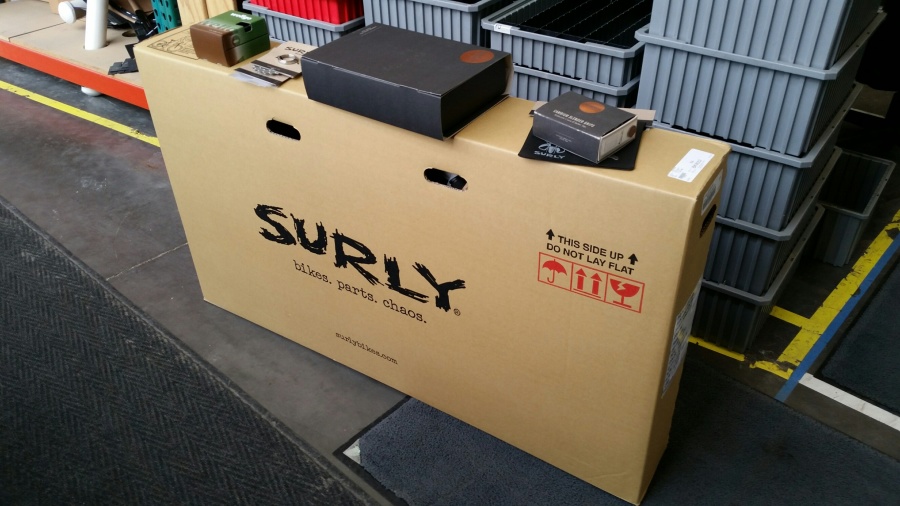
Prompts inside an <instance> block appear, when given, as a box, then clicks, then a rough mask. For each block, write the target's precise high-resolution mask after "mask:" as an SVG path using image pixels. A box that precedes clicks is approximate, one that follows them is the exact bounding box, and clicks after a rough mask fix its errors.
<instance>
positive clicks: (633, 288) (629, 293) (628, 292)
mask: <svg viewBox="0 0 900 506" xmlns="http://www.w3.org/2000/svg"><path fill="white" fill-rule="evenodd" d="M609 284H610V285H612V289H613V291H614V292H616V293H617V294H618V295H619V297H622V299H621V300H615V301H613V303H614V304H618V305H620V306H625V307H631V306H630V305H628V304H625V299H626V298H628V297H634V296H635V295H637V293H638V292H639V291H640V290H641V287H640V286H637V285H631V284H628V283H623V282H621V281H619V280H618V279H610V280H609Z"/></svg>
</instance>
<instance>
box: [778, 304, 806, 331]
mask: <svg viewBox="0 0 900 506" xmlns="http://www.w3.org/2000/svg"><path fill="white" fill-rule="evenodd" d="M769 316H774V317H775V318H778V319H779V320H781V321H784V322H787V323H790V324H791V325H794V326H795V327H800V328H806V327H808V326H809V324H810V320H809V318H806V317H804V316H800V315H798V314H797V313H794V312H792V311H788V310H787V309H784V308H781V307H778V306H775V307H773V308H772V312H771V313H769Z"/></svg>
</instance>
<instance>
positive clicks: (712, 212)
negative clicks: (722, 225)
mask: <svg viewBox="0 0 900 506" xmlns="http://www.w3.org/2000/svg"><path fill="white" fill-rule="evenodd" d="M717 210H718V206H717V205H716V204H713V205H712V207H711V208H710V209H709V212H707V213H706V216H704V217H703V223H702V224H701V225H700V237H703V234H705V233H706V229H708V228H709V225H710V224H712V222H714V221H715V220H716V211H717Z"/></svg>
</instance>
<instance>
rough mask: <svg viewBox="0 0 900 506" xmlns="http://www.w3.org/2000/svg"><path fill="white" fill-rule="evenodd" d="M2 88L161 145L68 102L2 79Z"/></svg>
mask: <svg viewBox="0 0 900 506" xmlns="http://www.w3.org/2000/svg"><path fill="white" fill-rule="evenodd" d="M0 90H5V91H8V92H10V93H14V94H16V95H19V96H20V97H24V98H27V99H29V100H32V101H34V102H37V103H39V104H43V105H46V106H48V107H52V108H54V109H56V110H58V111H62V112H64V113H66V114H71V115H72V116H76V117H78V118H81V119H83V120H86V121H90V122H91V123H94V124H97V125H100V126H102V127H105V128H109V129H110V130H115V131H116V132H119V133H122V134H125V135H127V136H129V137H132V138H134V139H137V140H139V141H144V142H146V143H147V144H152V145H154V146H156V147H159V140H158V139H157V138H156V137H152V136H149V135H146V134H143V133H141V132H139V131H138V130H136V129H134V128H131V127H129V126H126V125H123V124H121V123H116V122H115V121H112V120H109V119H106V118H103V117H100V116H97V115H96V114H92V113H89V112H87V111H82V110H81V109H78V108H77V107H72V106H70V105H68V104H64V103H62V102H59V101H57V100H53V99H52V98H48V97H45V96H43V95H40V94H38V93H34V92H32V91H28V90H26V89H24V88H19V87H18V86H15V85H13V84H10V83H7V82H4V81H0Z"/></svg>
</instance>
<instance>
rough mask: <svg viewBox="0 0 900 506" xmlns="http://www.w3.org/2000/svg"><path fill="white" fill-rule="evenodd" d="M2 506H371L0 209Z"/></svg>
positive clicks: (11, 212) (95, 279)
mask: <svg viewBox="0 0 900 506" xmlns="http://www.w3.org/2000/svg"><path fill="white" fill-rule="evenodd" d="M0 504H22V505H25V504H203V505H206V504H316V505H318V504H321V505H328V506H332V505H338V504H347V505H350V504H372V503H371V502H370V500H369V499H368V498H367V497H366V496H365V494H364V493H363V492H362V491H361V490H360V489H359V488H358V487H356V485H355V484H354V483H353V482H351V481H350V480H349V479H348V478H347V477H346V476H345V475H343V474H340V473H339V472H338V471H337V470H336V469H335V468H334V467H332V465H331V464H330V463H329V462H328V461H326V460H325V459H324V458H323V457H322V455H320V454H318V453H317V452H316V451H315V450H313V449H312V448H311V447H310V446H309V445H308V444H307V443H305V442H304V441H302V440H301V439H299V438H297V437H296V435H294V434H293V433H291V432H290V431H289V430H288V429H287V428H286V427H284V426H283V425H282V424H281V423H279V422H278V421H277V420H276V419H274V418H273V417H272V416H271V415H270V414H269V413H268V412H266V411H265V410H264V409H263V408H262V407H261V406H259V405H258V404H256V403H255V402H254V401H253V400H252V399H250V398H249V397H248V396H247V395H246V394H245V393H243V392H242V391H241V390H239V389H238V387H237V386H236V385H234V384H233V383H231V382H230V381H229V380H228V379H227V378H225V377H224V376H221V375H220V374H219V373H218V372H216V371H215V370H214V369H213V368H212V367H211V366H209V365H208V364H207V363H206V362H205V361H203V360H202V359H201V358H200V357H199V356H197V355H195V354H194V353H193V352H192V351H190V350H189V349H188V348H187V347H186V346H185V345H184V344H182V343H181V342H180V341H178V340H177V339H176V338H175V337H173V336H172V335H170V334H168V333H167V332H166V331H164V330H163V329H161V328H160V327H159V326H157V325H156V324H155V323H153V322H152V321H151V320H150V319H149V318H148V317H147V316H146V315H144V314H143V313H141V312H140V311H139V310H138V309H137V308H135V307H133V306H132V305H131V304H130V303H129V302H128V301H127V300H125V299H124V298H123V297H121V295H119V294H118V292H115V290H114V289H113V288H112V287H110V286H109V284H108V283H106V281H105V280H103V279H102V278H100V277H99V276H98V275H96V274H95V273H94V272H93V271H91V270H90V269H88V268H87V267H86V266H84V265H83V264H81V263H80V262H79V261H77V260H76V259H74V258H72V257H71V256H70V254H68V253H67V252H66V251H65V250H64V249H62V247H61V246H59V245H58V244H56V242H55V241H53V240H52V239H51V238H49V237H48V236H46V234H44V233H42V232H41V231H39V230H38V229H37V228H36V227H35V226H34V225H33V224H31V223H30V222H28V221H27V220H26V219H25V218H24V217H23V216H22V215H21V214H20V213H19V212H18V211H16V210H15V209H14V208H12V207H11V206H10V205H9V204H8V203H6V202H5V201H3V200H2V199H0Z"/></svg>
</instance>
